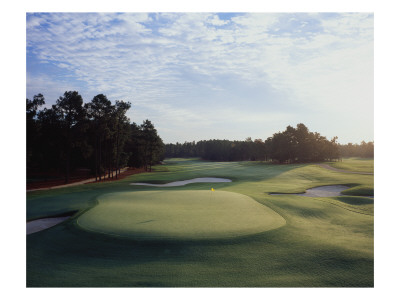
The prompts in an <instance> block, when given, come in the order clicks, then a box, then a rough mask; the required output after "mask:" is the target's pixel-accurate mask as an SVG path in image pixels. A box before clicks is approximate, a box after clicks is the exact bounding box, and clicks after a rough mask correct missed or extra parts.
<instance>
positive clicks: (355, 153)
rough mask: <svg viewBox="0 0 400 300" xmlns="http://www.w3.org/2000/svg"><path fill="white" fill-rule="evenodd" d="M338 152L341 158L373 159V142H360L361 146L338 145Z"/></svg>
mask: <svg viewBox="0 0 400 300" xmlns="http://www.w3.org/2000/svg"><path fill="white" fill-rule="evenodd" d="M339 152H340V155H341V156H342V157H364V158H373V157H374V142H368V143H367V142H365V141H362V142H361V144H352V143H348V144H345V145H339Z"/></svg>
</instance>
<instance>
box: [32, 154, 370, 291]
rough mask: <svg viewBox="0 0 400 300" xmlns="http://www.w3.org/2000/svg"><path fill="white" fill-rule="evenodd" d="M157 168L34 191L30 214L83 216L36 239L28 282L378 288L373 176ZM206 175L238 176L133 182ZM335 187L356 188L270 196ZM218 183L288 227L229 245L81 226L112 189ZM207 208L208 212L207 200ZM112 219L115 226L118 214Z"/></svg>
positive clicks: (215, 166) (227, 167)
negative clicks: (337, 194) (375, 280)
mask: <svg viewBox="0 0 400 300" xmlns="http://www.w3.org/2000/svg"><path fill="white" fill-rule="evenodd" d="M354 161H355V160H349V161H345V160H344V161H343V162H342V164H346V163H348V164H349V166H348V168H354V166H355V163H354ZM365 164H368V163H367V162H365ZM372 164H373V161H372ZM154 170H155V171H154V172H152V173H142V174H136V175H133V176H130V177H127V178H125V179H123V180H120V181H117V182H108V183H107V182H106V183H98V184H88V185H84V186H77V187H70V188H68V189H60V190H57V191H56V190H53V191H41V192H35V193H28V196H27V200H28V201H27V217H28V219H33V218H37V217H41V216H51V215H53V214H55V213H61V212H65V211H73V210H79V211H80V212H79V215H77V216H75V217H73V218H71V219H70V220H69V221H68V222H65V223H63V224H61V225H57V226H55V227H53V228H51V229H47V230H45V231H42V232H38V233H35V234H32V235H29V236H27V285H28V286H170V287H171V286H186V287H187V286H192V287H196V286H197V287H200V286H214V287H215V286H219V287H223V286H225V287H229V286H231V287H232V286H248V287H250V286H260V287H278V286H286V287H290V286H301V287H312V286H336V287H337V286H358V287H363V286H373V278H374V277H373V264H374V249H373V233H374V231H373V228H374V217H373V201H374V200H373V199H370V198H366V197H360V196H359V195H365V194H370V193H373V189H374V183H373V176H372V175H360V174H351V173H340V172H335V171H330V170H327V169H324V168H321V167H320V166H316V165H313V164H298V165H270V164H266V163H257V162H207V161H201V160H190V159H183V160H177V159H175V160H171V161H166V164H164V165H160V166H156V167H155V168H154ZM358 170H360V169H358ZM197 177H220V178H229V179H232V182H230V183H194V184H188V185H185V186H181V187H162V188H158V187H145V186H132V185H129V184H130V183H132V182H153V183H155V182H157V183H167V182H172V181H176V180H187V179H193V178H197ZM334 184H340V185H347V186H349V187H350V189H349V190H347V192H350V193H351V194H352V196H341V197H331V198H318V197H316V198H311V197H302V196H297V195H279V196H278V195H269V193H300V192H304V191H305V190H306V189H308V188H312V187H317V186H323V185H334ZM211 188H214V189H215V190H216V191H217V192H218V191H227V192H234V193H238V194H241V195H246V196H248V197H251V198H252V199H254V200H255V201H257V202H258V203H260V204H261V205H263V206H265V207H267V208H269V209H272V210H273V211H275V212H276V213H278V214H279V215H280V216H282V218H284V220H285V222H286V225H284V226H282V227H280V228H277V229H274V230H270V231H266V232H263V233H258V234H255V235H247V236H242V237H240V238H231V239H228V240H226V239H224V240H221V241H219V240H218V239H214V240H204V241H193V240H190V239H187V240H185V239H176V240H174V239H170V240H168V241H162V240H161V241H160V240H154V241H152V240H151V239H150V240H147V241H141V240H135V238H134V237H133V238H127V237H124V238H122V237H116V236H108V235H105V234H101V233H95V232H92V231H87V230H82V228H81V227H80V226H79V225H78V224H77V220H79V218H80V216H83V215H85V213H86V212H90V211H91V209H93V207H97V206H96V205H98V203H99V201H101V197H103V195H105V194H109V193H133V194H134V193H135V192H139V193H141V192H149V191H157V193H161V194H162V192H163V191H169V193H172V194H173V193H174V191H176V192H179V191H188V192H190V191H210V189H211ZM172 194H171V195H172ZM353 195H354V196H353ZM204 204H205V207H206V208H207V202H205V203H204ZM166 209H167V210H168V209H172V208H168V206H167V208H166ZM193 213H195V212H193ZM105 214H106V215H107V211H105ZM266 217H267V216H266ZM109 221H110V222H111V223H112V212H111V211H110V215H109ZM233 221H234V220H233ZM249 221H250V222H251V220H249ZM228 227H229V226H228ZM228 227H227V228H228Z"/></svg>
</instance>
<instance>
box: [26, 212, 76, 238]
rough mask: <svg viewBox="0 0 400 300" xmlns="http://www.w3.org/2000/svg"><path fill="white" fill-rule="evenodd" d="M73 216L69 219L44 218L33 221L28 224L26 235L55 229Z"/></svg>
mask: <svg viewBox="0 0 400 300" xmlns="http://www.w3.org/2000/svg"><path fill="white" fill-rule="evenodd" d="M70 217H71V216H67V217H54V218H43V219H38V220H33V221H30V222H28V223H26V234H31V233H35V232H38V231H42V230H45V229H47V228H50V227H53V226H55V225H57V224H59V223H61V222H64V221H65V220H67V219H69V218H70Z"/></svg>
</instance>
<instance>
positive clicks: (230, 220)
mask: <svg viewBox="0 0 400 300" xmlns="http://www.w3.org/2000/svg"><path fill="white" fill-rule="evenodd" d="M98 201H99V204H98V205H97V206H96V207H94V208H92V209H91V210H89V211H88V212H86V213H84V214H83V215H81V216H80V217H79V218H78V221H77V222H78V225H79V226H81V227H82V228H84V229H86V230H90V231H96V232H100V233H105V234H110V235H117V236H122V237H131V238H135V239H146V240H149V239H150V240H151V239H190V240H198V239H219V238H232V237H238V236H243V235H250V234H256V233H261V232H265V231H268V230H272V229H275V228H278V227H281V226H283V225H285V224H286V221H285V219H283V218H282V217H281V216H280V215H279V214H278V213H276V212H275V211H273V210H271V209H270V208H268V207H266V206H264V205H262V204H260V203H258V202H257V201H255V200H253V199H252V198H250V197H248V196H245V195H242V194H238V193H232V192H225V191H215V192H213V191H194V190H191V191H153V192H122V193H113V194H106V195H103V196H101V197H99V198H98Z"/></svg>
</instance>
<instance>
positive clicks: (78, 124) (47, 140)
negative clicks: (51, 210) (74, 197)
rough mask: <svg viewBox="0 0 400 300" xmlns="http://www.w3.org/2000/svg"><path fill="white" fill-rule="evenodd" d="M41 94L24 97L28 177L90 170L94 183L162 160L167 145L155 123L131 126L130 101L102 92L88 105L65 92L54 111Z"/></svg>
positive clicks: (66, 179)
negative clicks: (48, 106)
mask: <svg viewBox="0 0 400 300" xmlns="http://www.w3.org/2000/svg"><path fill="white" fill-rule="evenodd" d="M44 104H45V99H44V97H43V95H42V94H38V95H35V96H34V98H33V100H29V99H26V126H27V158H26V159H27V175H28V176H29V175H30V174H34V173H46V172H62V173H63V174H64V177H65V182H69V180H70V174H71V172H73V171H75V170H76V169H82V168H86V169H89V170H90V171H91V174H92V175H93V176H95V177H96V180H101V179H105V178H107V177H108V178H110V177H113V176H114V175H113V174H115V176H117V177H118V173H120V170H121V168H123V167H126V166H132V167H144V168H145V169H146V170H150V171H151V166H152V165H154V164H155V163H156V162H158V161H160V160H161V159H162V158H163V153H164V144H163V142H162V140H161V138H160V137H159V136H158V134H157V130H156V129H155V128H154V125H153V124H152V123H151V122H150V121H149V120H146V121H144V122H143V124H141V125H137V124H135V123H130V120H129V118H128V117H127V116H126V113H127V111H128V110H129V109H130V108H131V103H129V102H125V101H122V100H116V101H115V103H114V104H112V103H111V101H110V100H108V99H107V97H106V96H105V95H103V94H99V95H96V96H95V97H93V99H92V100H91V101H90V102H88V103H85V104H84V103H83V99H82V96H81V95H79V93H78V92H76V91H67V92H65V93H64V95H63V96H61V97H59V99H58V100H57V102H56V104H54V105H52V107H51V108H49V109H48V108H44V109H42V110H40V109H39V108H40V107H41V106H43V105H44Z"/></svg>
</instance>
